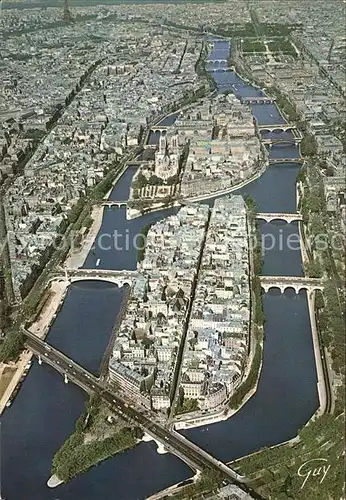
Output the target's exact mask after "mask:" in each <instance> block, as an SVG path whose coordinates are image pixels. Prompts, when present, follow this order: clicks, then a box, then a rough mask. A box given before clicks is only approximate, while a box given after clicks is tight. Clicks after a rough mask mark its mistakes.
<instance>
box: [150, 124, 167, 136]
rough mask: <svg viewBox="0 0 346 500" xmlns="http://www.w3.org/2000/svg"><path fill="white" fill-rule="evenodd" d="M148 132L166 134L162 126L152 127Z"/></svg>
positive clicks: (165, 129)
mask: <svg viewBox="0 0 346 500" xmlns="http://www.w3.org/2000/svg"><path fill="white" fill-rule="evenodd" d="M150 130H151V132H154V134H162V135H165V134H167V127H164V126H163V125H153V126H152V128H151V129H150Z"/></svg>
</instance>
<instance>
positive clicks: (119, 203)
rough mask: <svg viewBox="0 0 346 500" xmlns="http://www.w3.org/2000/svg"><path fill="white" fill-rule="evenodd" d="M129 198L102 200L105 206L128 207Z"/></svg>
mask: <svg viewBox="0 0 346 500" xmlns="http://www.w3.org/2000/svg"><path fill="white" fill-rule="evenodd" d="M127 202H128V200H104V201H102V203H101V204H102V206H103V207H126V206H127Z"/></svg>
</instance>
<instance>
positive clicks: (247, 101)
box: [240, 96, 276, 104]
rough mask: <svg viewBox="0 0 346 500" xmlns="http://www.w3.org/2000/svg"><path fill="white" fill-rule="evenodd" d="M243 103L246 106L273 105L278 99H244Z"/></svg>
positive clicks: (242, 99) (259, 97)
mask: <svg viewBox="0 0 346 500" xmlns="http://www.w3.org/2000/svg"><path fill="white" fill-rule="evenodd" d="M240 100H241V102H242V103H244V104H273V103H274V102H275V101H276V99H275V98H274V97H265V96H262V97H261V96H257V97H242V98H241V99H240Z"/></svg>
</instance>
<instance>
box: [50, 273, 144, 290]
mask: <svg viewBox="0 0 346 500" xmlns="http://www.w3.org/2000/svg"><path fill="white" fill-rule="evenodd" d="M137 276H138V272H137V271H112V270H109V269H68V268H65V269H64V275H63V276H62V275H61V274H58V273H57V274H56V275H55V276H53V277H52V279H51V281H67V282H68V283H75V282H77V281H87V280H96V281H107V282H109V283H114V284H115V285H117V286H118V287H119V288H121V287H123V286H124V285H129V286H131V285H132V283H133V281H134V280H135V279H136V278H137Z"/></svg>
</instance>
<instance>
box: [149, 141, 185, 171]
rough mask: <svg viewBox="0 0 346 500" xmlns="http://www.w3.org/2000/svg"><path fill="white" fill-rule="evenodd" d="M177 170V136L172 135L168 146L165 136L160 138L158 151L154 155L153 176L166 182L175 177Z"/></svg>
mask: <svg viewBox="0 0 346 500" xmlns="http://www.w3.org/2000/svg"><path fill="white" fill-rule="evenodd" d="M178 168H179V144H178V136H177V135H173V136H172V137H171V140H170V144H168V141H167V136H162V135H161V137H160V142H159V149H158V150H157V151H156V153H155V175H156V176H157V177H159V178H160V179H163V180H167V179H168V178H169V177H172V176H173V175H176V174H177V173H178Z"/></svg>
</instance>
